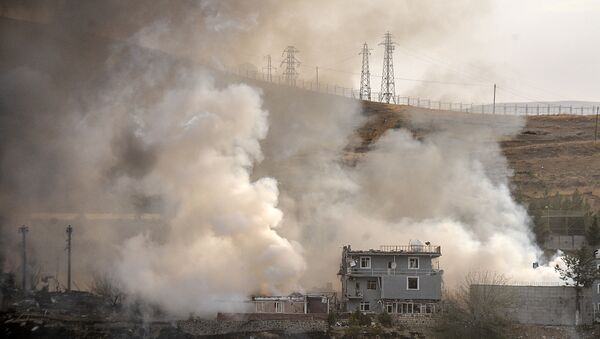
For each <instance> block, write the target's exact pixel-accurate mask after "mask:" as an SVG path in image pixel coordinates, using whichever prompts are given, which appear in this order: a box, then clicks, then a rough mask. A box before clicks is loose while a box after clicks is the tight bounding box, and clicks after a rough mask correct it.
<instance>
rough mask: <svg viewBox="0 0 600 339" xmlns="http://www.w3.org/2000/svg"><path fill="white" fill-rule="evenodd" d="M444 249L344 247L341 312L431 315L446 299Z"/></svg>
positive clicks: (412, 244)
mask: <svg viewBox="0 0 600 339" xmlns="http://www.w3.org/2000/svg"><path fill="white" fill-rule="evenodd" d="M440 256H441V248H440V246H432V245H430V244H429V243H428V242H426V243H425V244H423V243H422V242H420V241H418V240H411V241H410V243H409V245H405V246H402V245H401V246H396V245H393V246H381V247H380V249H379V250H373V249H369V250H353V249H352V248H351V247H350V245H347V246H344V248H343V251H342V262H341V265H340V271H339V272H338V275H339V276H340V279H341V283H342V293H341V298H340V299H341V300H340V302H341V308H342V310H343V311H346V312H352V311H355V310H360V311H361V312H373V313H380V312H384V311H385V312H387V313H393V314H401V315H415V314H420V315H427V314H432V313H434V312H435V311H436V307H437V305H438V303H439V301H440V299H441V295H442V275H443V271H442V270H440V268H439V259H438V258H439V257H440Z"/></svg>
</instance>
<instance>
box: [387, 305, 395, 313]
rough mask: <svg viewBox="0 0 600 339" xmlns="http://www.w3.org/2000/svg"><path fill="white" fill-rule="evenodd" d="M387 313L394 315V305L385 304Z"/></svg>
mask: <svg viewBox="0 0 600 339" xmlns="http://www.w3.org/2000/svg"><path fill="white" fill-rule="evenodd" d="M385 311H386V312H387V313H394V304H390V303H388V304H385Z"/></svg>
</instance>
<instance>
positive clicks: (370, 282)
mask: <svg viewBox="0 0 600 339" xmlns="http://www.w3.org/2000/svg"><path fill="white" fill-rule="evenodd" d="M367 289H368V290H376V289H377V280H367Z"/></svg>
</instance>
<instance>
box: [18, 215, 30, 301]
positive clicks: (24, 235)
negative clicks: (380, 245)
mask: <svg viewBox="0 0 600 339" xmlns="http://www.w3.org/2000/svg"><path fill="white" fill-rule="evenodd" d="M19 232H21V246H22V249H23V264H22V265H23V293H26V292H27V232H29V227H27V226H25V225H23V226H21V227H19Z"/></svg>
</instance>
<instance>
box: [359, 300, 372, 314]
mask: <svg viewBox="0 0 600 339" xmlns="http://www.w3.org/2000/svg"><path fill="white" fill-rule="evenodd" d="M370 310H371V305H370V304H369V302H368V301H367V302H361V303H360V311H361V312H368V311H370Z"/></svg>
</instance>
